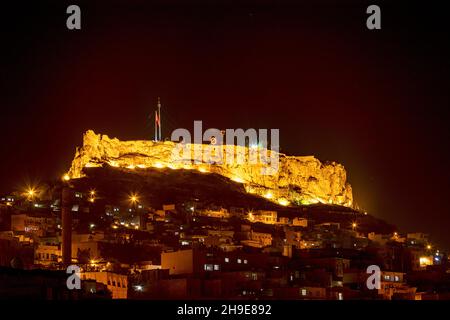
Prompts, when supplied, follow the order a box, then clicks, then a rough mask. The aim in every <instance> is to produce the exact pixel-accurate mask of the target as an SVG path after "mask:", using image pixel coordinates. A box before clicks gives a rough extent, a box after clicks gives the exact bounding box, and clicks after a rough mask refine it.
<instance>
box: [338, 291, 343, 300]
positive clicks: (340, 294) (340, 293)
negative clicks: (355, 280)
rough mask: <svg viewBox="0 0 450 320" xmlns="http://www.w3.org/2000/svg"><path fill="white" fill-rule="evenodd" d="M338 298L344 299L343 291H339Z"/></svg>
mask: <svg viewBox="0 0 450 320" xmlns="http://www.w3.org/2000/svg"><path fill="white" fill-rule="evenodd" d="M338 300H344V295H343V294H342V292H339V293H338Z"/></svg>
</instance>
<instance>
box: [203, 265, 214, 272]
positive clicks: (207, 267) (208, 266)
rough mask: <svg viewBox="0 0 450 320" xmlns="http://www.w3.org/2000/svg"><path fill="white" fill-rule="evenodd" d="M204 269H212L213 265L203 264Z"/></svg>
mask: <svg viewBox="0 0 450 320" xmlns="http://www.w3.org/2000/svg"><path fill="white" fill-rule="evenodd" d="M204 268H205V271H213V270H214V267H213V265H212V264H205V265H204Z"/></svg>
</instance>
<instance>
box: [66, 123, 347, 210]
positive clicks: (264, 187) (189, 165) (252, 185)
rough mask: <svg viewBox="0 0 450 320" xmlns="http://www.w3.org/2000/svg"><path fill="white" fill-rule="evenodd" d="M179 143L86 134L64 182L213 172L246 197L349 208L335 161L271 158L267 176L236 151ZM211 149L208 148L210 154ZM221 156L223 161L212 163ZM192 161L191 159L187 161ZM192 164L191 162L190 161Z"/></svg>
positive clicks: (246, 151)
mask: <svg viewBox="0 0 450 320" xmlns="http://www.w3.org/2000/svg"><path fill="white" fill-rule="evenodd" d="M180 146H181V144H180V143H175V142H172V141H165V142H154V141H120V140H118V139H116V138H114V139H111V138H109V137H108V136H106V135H100V134H95V133H94V132H93V131H92V130H89V131H87V132H86V133H85V134H84V137H83V146H82V147H81V148H77V150H76V154H75V158H74V159H73V161H72V166H71V168H70V170H69V172H68V176H67V177H68V178H69V177H70V178H71V179H76V178H81V177H83V176H84V173H83V168H85V167H100V166H104V165H109V166H112V167H120V168H122V170H123V169H125V170H133V171H136V172H139V170H146V169H148V168H155V169H162V168H170V169H172V170H199V171H200V172H203V173H204V174H209V173H217V174H220V175H222V176H225V177H227V178H229V179H232V180H234V181H235V182H238V183H242V184H243V185H244V187H245V190H246V191H247V192H249V193H253V194H257V195H260V196H263V197H265V198H267V199H270V200H271V201H274V202H277V203H279V204H281V205H290V204H313V203H319V202H321V203H330V204H337V205H343V206H348V207H350V206H352V203H353V196H352V189H351V186H350V185H349V184H348V183H347V181H346V180H347V176H346V171H345V169H344V167H343V166H342V165H341V164H339V163H335V162H331V163H321V162H320V161H319V160H317V159H316V158H314V157H312V156H307V157H299V156H286V155H284V154H278V153H276V154H275V153H272V154H270V153H269V155H272V156H274V155H275V156H276V158H277V159H279V162H278V168H277V170H275V171H274V172H273V174H270V175H268V174H263V173H262V170H263V169H264V168H267V167H268V165H267V164H264V163H249V162H248V161H247V160H248V159H249V158H250V157H251V156H252V152H253V153H254V152H257V154H259V153H258V152H262V151H259V150H253V149H252V150H250V149H249V148H246V147H240V146H215V147H214V146H211V145H198V144H197V145H195V144H188V145H185V146H184V149H183V150H185V151H186V150H187V152H184V153H183V152H180V149H179V148H180ZM211 148H214V149H213V150H212V151H211ZM235 153H242V154H243V155H244V159H245V161H244V163H242V164H237V163H227V161H226V159H228V157H230V155H234V154H235ZM219 154H221V155H222V158H223V160H224V161H222V162H221V163H216V162H217V161H216V162H214V160H215V159H216V160H217V156H218V155H219ZM191 159H192V160H191ZM195 161H197V163H196V162H195Z"/></svg>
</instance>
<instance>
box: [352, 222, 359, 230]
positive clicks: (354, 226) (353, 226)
mask: <svg viewBox="0 0 450 320" xmlns="http://www.w3.org/2000/svg"><path fill="white" fill-rule="evenodd" d="M357 226H358V225H357V224H356V222H352V229H353V230H355V229H356V227H357Z"/></svg>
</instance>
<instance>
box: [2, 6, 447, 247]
mask: <svg viewBox="0 0 450 320" xmlns="http://www.w3.org/2000/svg"><path fill="white" fill-rule="evenodd" d="M93 2H94V3H95V4H93ZM391 2H392V1H391ZM180 3H181V2H178V1H160V3H159V4H158V3H155V2H148V1H135V0H133V1H129V0H128V1H125V0H123V1H70V2H67V1H39V3H37V2H36V1H29V2H24V1H21V0H19V1H15V4H14V5H12V4H10V5H7V4H3V3H2V9H1V18H0V27H1V31H0V32H1V41H2V42H1V51H0V59H1V60H0V67H1V72H0V75H1V77H0V88H1V95H0V105H1V119H2V122H1V126H0V133H1V137H2V139H1V140H2V147H1V150H2V153H1V154H2V157H1V166H0V177H1V180H0V190H1V191H2V192H9V191H11V190H15V189H17V188H21V186H23V185H24V184H25V183H27V182H29V181H43V180H45V179H48V178H56V177H59V176H61V175H62V174H63V173H64V172H65V171H66V170H67V169H68V168H69V166H70V161H71V159H72V157H73V154H74V150H75V147H76V146H79V145H81V142H82V134H83V132H84V131H85V130H87V129H94V130H95V131H96V132H101V133H106V134H109V135H111V136H116V137H119V138H120V139H147V138H151V137H152V134H153V127H152V125H151V124H150V122H149V119H148V115H149V114H150V113H151V112H152V111H153V110H154V107H155V103H156V98H157V96H161V99H162V103H163V119H164V121H163V125H164V128H163V131H164V134H165V136H169V135H170V132H171V130H173V129H175V128H180V127H183V128H188V129H192V127H193V121H194V120H203V123H204V126H205V127H206V128H210V127H216V128H221V129H224V128H267V129H270V128H279V129H280V144H281V148H282V152H285V153H288V154H295V155H315V156H316V157H318V158H319V159H322V160H335V161H338V162H340V163H342V164H343V165H344V166H345V167H346V169H347V171H348V177H349V180H350V183H351V184H352V186H353V189H354V196H355V199H356V201H357V202H358V203H359V204H360V205H361V206H363V207H365V208H366V209H367V210H368V211H369V212H370V213H371V214H373V215H375V216H378V217H381V218H383V219H386V220H388V221H389V222H392V223H395V224H397V225H398V226H399V228H400V230H401V231H424V232H429V233H431V234H432V235H433V237H434V239H435V241H437V242H438V243H441V244H444V245H446V246H447V247H450V233H448V232H447V230H448V226H449V224H450V214H449V205H448V204H447V201H448V198H449V196H450V194H449V191H450V188H449V181H450V179H449V178H450V177H449V167H448V166H449V150H448V139H449V126H448V121H449V112H448V108H449V106H450V101H449V100H450V99H449V88H450V79H449V57H450V52H449V51H450V50H449V26H448V18H447V15H448V13H447V11H446V10H444V8H443V7H441V2H440V1H431V2H426V3H425V2H420V3H419V2H414V1H396V4H395V6H394V5H392V4H388V2H385V1H370V2H367V1H304V2H302V1H276V3H277V4H276V5H275V4H274V3H275V1H273V2H271V1H259V2H258V1H238V2H236V3H239V5H234V6H232V5H230V4H229V3H228V2H224V1H219V2H216V4H215V5H211V4H209V5H207V4H208V3H212V2H211V1H204V2H203V3H202V2H198V1H197V2H195V3H191V4H190V5H181V4H180ZM217 3H220V4H217ZM69 4H79V5H80V6H81V9H82V30H81V31H69V30H67V29H66V17H67V14H66V13H65V11H66V7H67V5H69ZM369 4H378V5H380V7H381V9H382V30H378V31H370V30H368V29H367V28H366V27H365V21H366V17H367V14H366V13H365V11H366V8H367V6H368V5H369Z"/></svg>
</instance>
